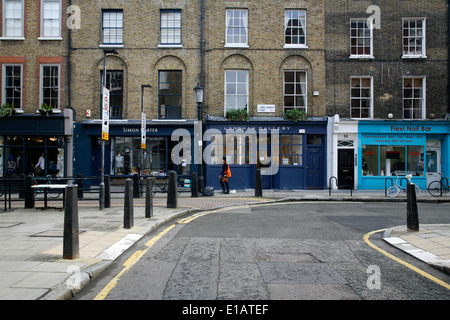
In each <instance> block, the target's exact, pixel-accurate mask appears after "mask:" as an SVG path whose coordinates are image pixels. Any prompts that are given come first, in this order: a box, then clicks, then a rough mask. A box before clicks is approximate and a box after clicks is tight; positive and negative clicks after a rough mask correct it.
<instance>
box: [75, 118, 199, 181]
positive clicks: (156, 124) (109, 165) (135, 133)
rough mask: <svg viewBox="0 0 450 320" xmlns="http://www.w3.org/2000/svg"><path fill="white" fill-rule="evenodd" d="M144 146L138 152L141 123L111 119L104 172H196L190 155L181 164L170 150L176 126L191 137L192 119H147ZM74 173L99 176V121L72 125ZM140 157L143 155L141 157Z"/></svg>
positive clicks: (120, 173)
mask: <svg viewBox="0 0 450 320" xmlns="http://www.w3.org/2000/svg"><path fill="white" fill-rule="evenodd" d="M146 127H147V130H146V148H145V149H144V151H143V152H142V153H141V123H140V121H139V120H122V121H111V122H110V127H109V135H110V140H109V141H107V143H106V146H105V155H104V157H105V158H104V159H105V174H107V175H111V176H113V177H114V176H116V177H119V176H132V175H133V174H137V173H141V174H144V175H155V176H158V175H160V176H165V175H167V173H168V172H169V171H172V170H174V171H176V172H177V173H178V176H179V177H183V176H184V177H190V175H191V173H192V172H197V166H196V165H193V164H192V163H193V161H192V159H190V157H191V154H193V152H192V150H191V154H187V155H186V156H188V157H189V159H184V160H183V161H182V163H181V164H175V163H173V161H172V157H171V151H172V149H173V148H174V146H175V145H177V144H178V141H172V138H171V137H172V134H173V132H174V131H175V130H176V129H184V130H185V132H186V133H187V134H188V135H189V136H190V137H191V138H192V136H193V134H194V121H153V120H147V125H146ZM74 135H75V137H76V139H75V144H74V174H75V175H77V174H82V175H83V176H100V175H101V171H100V169H101V138H100V137H101V122H100V121H98V120H91V121H86V120H85V121H83V122H81V123H76V124H75V130H74ZM142 156H143V158H142Z"/></svg>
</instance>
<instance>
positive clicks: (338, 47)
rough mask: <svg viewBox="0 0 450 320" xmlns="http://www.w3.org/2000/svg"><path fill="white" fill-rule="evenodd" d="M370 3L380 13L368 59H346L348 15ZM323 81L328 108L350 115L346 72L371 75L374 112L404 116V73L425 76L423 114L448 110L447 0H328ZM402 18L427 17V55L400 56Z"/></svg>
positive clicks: (355, 15) (356, 15) (430, 115)
mask: <svg viewBox="0 0 450 320" xmlns="http://www.w3.org/2000/svg"><path fill="white" fill-rule="evenodd" d="M369 5H377V6H378V7H379V8H380V13H381V25H380V26H381V29H374V37H373V39H374V44H373V56H374V58H373V59H350V58H349V56H350V19H351V18H367V17H369V16H370V14H368V13H366V9H367V8H368V6H369ZM325 16H326V18H325V19H326V42H327V45H326V47H327V51H326V69H327V71H326V73H327V78H326V86H327V97H326V98H327V99H326V100H327V114H329V115H333V114H335V113H338V114H339V115H340V116H341V118H349V117H350V77H352V76H371V77H372V79H373V90H374V92H373V105H374V107H373V109H374V110H373V116H374V118H379V119H385V118H386V117H387V115H388V114H389V113H392V114H393V115H394V118H395V119H402V118H403V112H402V110H403V109H402V108H403V100H402V99H403V98H402V97H403V78H404V77H410V76H418V77H425V78H426V118H433V115H434V117H435V118H436V119H439V118H442V117H443V116H444V115H445V113H446V111H447V101H448V91H447V77H448V75H447V63H448V62H447V59H448V53H447V41H448V29H447V27H448V24H447V22H448V17H447V1H443V0H432V1H384V0H383V1H355V0H353V1H347V3H346V4H344V5H343V4H342V1H339V0H329V1H327V6H326V9H325ZM402 18H425V19H426V58H417V59H406V58H403V57H402V55H403V54H402Z"/></svg>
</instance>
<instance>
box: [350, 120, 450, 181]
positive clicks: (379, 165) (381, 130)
mask: <svg viewBox="0 0 450 320" xmlns="http://www.w3.org/2000/svg"><path fill="white" fill-rule="evenodd" d="M449 161H450V121H439V120H436V121H360V122H359V125H358V163H359V164H361V165H360V166H359V172H358V189H384V188H385V186H387V187H389V186H390V185H391V184H392V183H393V182H395V181H396V179H397V177H398V178H399V182H401V184H402V185H404V186H406V179H402V177H405V175H407V174H411V175H412V176H413V178H412V182H413V183H415V184H417V185H418V186H419V187H420V188H421V189H422V190H425V189H426V188H427V185H428V183H429V182H430V179H431V180H433V179H438V178H439V174H438V171H439V172H442V173H443V175H444V176H446V177H448V176H449V173H450V168H449Z"/></svg>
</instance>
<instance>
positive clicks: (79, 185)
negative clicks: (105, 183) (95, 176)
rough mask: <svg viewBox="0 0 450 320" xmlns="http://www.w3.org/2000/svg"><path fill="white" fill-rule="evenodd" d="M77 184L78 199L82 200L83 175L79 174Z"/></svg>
mask: <svg viewBox="0 0 450 320" xmlns="http://www.w3.org/2000/svg"><path fill="white" fill-rule="evenodd" d="M77 184H78V199H83V175H82V174H81V173H79V174H78V176H77Z"/></svg>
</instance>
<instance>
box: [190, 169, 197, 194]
mask: <svg viewBox="0 0 450 320" xmlns="http://www.w3.org/2000/svg"><path fill="white" fill-rule="evenodd" d="M191 197H192V198H197V197H198V179H197V172H192V177H191Z"/></svg>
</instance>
